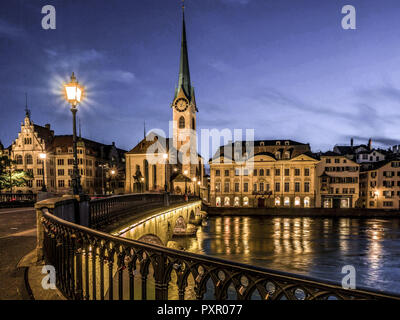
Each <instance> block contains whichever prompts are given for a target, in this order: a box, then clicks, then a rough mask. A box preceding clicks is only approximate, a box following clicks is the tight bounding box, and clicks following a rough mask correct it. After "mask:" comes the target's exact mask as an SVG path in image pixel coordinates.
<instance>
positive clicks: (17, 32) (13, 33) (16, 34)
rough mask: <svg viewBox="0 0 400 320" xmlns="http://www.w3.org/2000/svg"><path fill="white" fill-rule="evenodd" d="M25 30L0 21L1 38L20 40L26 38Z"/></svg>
mask: <svg viewBox="0 0 400 320" xmlns="http://www.w3.org/2000/svg"><path fill="white" fill-rule="evenodd" d="M25 34H26V33H25V30H24V29H22V28H20V27H17V26H15V25H12V24H10V23H8V22H7V21H5V20H3V19H0V37H1V36H4V37H8V38H20V37H23V36H25Z"/></svg>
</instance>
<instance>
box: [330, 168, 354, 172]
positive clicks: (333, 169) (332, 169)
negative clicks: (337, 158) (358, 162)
mask: <svg viewBox="0 0 400 320" xmlns="http://www.w3.org/2000/svg"><path fill="white" fill-rule="evenodd" d="M324 170H325V171H326V172H344V171H348V172H357V171H358V167H325V168H324Z"/></svg>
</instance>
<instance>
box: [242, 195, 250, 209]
mask: <svg viewBox="0 0 400 320" xmlns="http://www.w3.org/2000/svg"><path fill="white" fill-rule="evenodd" d="M243 205H244V206H245V207H247V206H248V205H249V198H248V197H244V198H243Z"/></svg>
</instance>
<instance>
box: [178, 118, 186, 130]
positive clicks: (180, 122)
mask: <svg viewBox="0 0 400 320" xmlns="http://www.w3.org/2000/svg"><path fill="white" fill-rule="evenodd" d="M179 129H185V118H184V117H183V116H181V117H180V118H179Z"/></svg>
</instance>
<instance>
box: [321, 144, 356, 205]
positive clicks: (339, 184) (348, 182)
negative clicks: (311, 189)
mask: <svg viewBox="0 0 400 320" xmlns="http://www.w3.org/2000/svg"><path fill="white" fill-rule="evenodd" d="M320 160H321V161H320V162H319V163H318V164H317V177H318V188H317V190H316V194H317V201H316V207H317V208H354V207H356V206H357V205H358V204H359V203H358V198H359V173H360V165H359V164H358V163H356V162H354V161H353V160H350V159H348V158H347V157H345V156H343V155H340V154H337V153H335V152H326V153H323V154H321V155H320Z"/></svg>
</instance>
